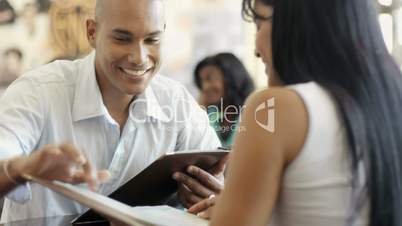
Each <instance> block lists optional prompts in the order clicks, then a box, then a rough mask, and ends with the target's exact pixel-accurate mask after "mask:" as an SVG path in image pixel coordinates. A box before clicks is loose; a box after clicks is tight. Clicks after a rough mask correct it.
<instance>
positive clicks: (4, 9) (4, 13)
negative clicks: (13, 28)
mask: <svg viewBox="0 0 402 226" xmlns="http://www.w3.org/2000/svg"><path fill="white" fill-rule="evenodd" d="M15 18H16V14H15V11H14V9H13V7H12V6H11V5H10V3H9V2H8V1H7V0H0V25H3V24H9V23H13V22H14V21H15Z"/></svg>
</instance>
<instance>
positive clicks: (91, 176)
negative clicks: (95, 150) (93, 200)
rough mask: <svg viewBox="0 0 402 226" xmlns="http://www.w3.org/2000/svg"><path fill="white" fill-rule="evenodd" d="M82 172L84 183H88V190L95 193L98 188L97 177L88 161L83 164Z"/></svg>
mask: <svg viewBox="0 0 402 226" xmlns="http://www.w3.org/2000/svg"><path fill="white" fill-rule="evenodd" d="M83 170H84V173H85V178H86V182H87V183H88V186H89V188H90V189H91V190H92V191H96V190H97V187H98V185H97V175H96V172H95V170H94V168H93V167H92V164H91V162H90V161H86V162H85V164H84V165H83Z"/></svg>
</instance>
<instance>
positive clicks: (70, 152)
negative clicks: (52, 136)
mask: <svg viewBox="0 0 402 226" xmlns="http://www.w3.org/2000/svg"><path fill="white" fill-rule="evenodd" d="M59 149H60V150H61V151H62V152H63V153H64V154H66V155H67V156H68V157H69V158H70V159H72V160H73V161H75V162H76V163H77V164H79V165H83V164H85V163H86V161H87V160H86V158H85V157H84V156H83V155H82V154H81V153H80V152H79V151H78V150H77V149H76V148H75V146H74V145H72V144H62V145H60V147H59Z"/></svg>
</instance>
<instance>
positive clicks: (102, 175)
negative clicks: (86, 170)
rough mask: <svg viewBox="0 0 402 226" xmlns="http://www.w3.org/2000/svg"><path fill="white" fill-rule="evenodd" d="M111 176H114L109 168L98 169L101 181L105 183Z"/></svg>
mask: <svg viewBox="0 0 402 226" xmlns="http://www.w3.org/2000/svg"><path fill="white" fill-rule="evenodd" d="M111 177H112V175H111V174H110V172H109V171H108V170H99V171H98V181H99V183H105V182H106V181H108V180H109V179H110V178H111Z"/></svg>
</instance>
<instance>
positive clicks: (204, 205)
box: [188, 198, 215, 214]
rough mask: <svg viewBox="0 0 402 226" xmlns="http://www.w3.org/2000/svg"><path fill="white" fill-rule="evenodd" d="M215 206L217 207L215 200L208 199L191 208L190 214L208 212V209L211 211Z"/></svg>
mask: <svg viewBox="0 0 402 226" xmlns="http://www.w3.org/2000/svg"><path fill="white" fill-rule="evenodd" d="M214 205H215V198H207V199H204V200H202V201H201V202H198V203H196V204H195V205H193V206H192V207H190V208H189V209H188V212H189V213H192V214H198V213H200V212H203V211H206V210H207V209H209V208H210V207H211V206H214Z"/></svg>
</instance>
